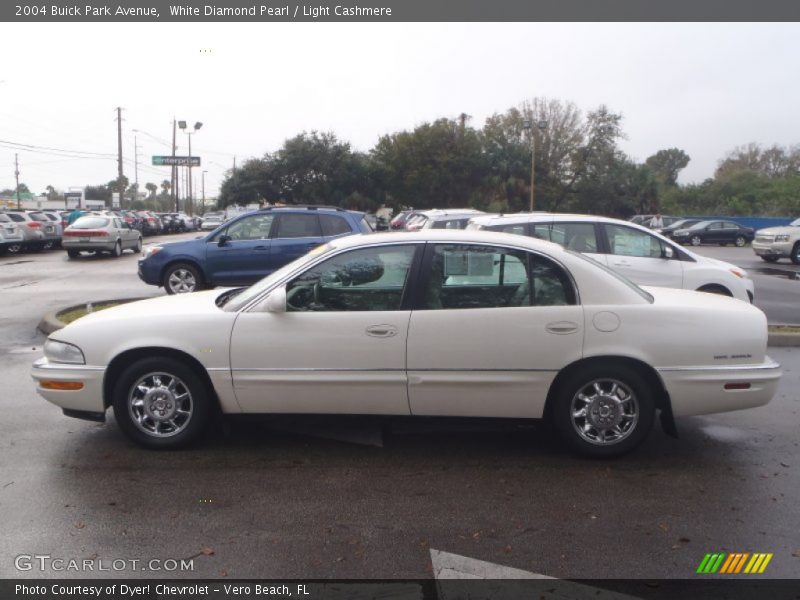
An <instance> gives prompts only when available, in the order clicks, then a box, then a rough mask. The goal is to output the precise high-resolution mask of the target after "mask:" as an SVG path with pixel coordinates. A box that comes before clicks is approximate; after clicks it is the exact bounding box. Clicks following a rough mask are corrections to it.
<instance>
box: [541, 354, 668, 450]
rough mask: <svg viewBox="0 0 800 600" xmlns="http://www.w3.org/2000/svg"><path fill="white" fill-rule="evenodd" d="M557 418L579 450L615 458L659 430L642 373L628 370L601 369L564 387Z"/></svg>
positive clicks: (584, 373)
mask: <svg viewBox="0 0 800 600" xmlns="http://www.w3.org/2000/svg"><path fill="white" fill-rule="evenodd" d="M552 415H553V420H554V423H555V425H556V428H557V429H558V431H559V433H560V434H561V437H562V438H563V439H564V441H565V442H566V443H567V444H568V445H569V447H570V448H571V449H572V450H573V451H575V452H577V453H579V454H582V455H584V456H589V457H592V458H610V457H612V456H619V455H621V454H624V453H626V452H629V451H631V450H633V449H634V448H635V447H636V446H638V445H639V444H641V443H642V442H643V441H644V439H645V438H646V437H647V434H648V433H649V432H650V429H652V427H653V420H654V418H655V402H654V400H653V395H652V393H651V391H650V389H649V386H648V385H647V383H646V382H645V381H644V378H643V377H642V376H641V375H639V373H638V372H636V371H635V370H633V369H631V368H629V367H627V366H625V365H619V366H617V365H614V364H613V363H608V364H598V365H594V366H590V367H588V368H586V369H583V370H581V371H580V372H579V373H574V374H573V376H571V377H569V379H568V380H567V381H565V382H564V383H563V384H562V385H561V386H560V389H559V390H558V392H557V397H556V399H555V405H554V407H553V413H552Z"/></svg>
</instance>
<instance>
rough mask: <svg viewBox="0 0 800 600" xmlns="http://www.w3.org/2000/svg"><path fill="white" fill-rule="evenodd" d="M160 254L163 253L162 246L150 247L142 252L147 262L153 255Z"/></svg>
mask: <svg viewBox="0 0 800 600" xmlns="http://www.w3.org/2000/svg"><path fill="white" fill-rule="evenodd" d="M159 252H161V246H148V247H147V248H145V249H144V250H143V251H142V258H143V259H144V260H147V259H148V258H150V257H151V256H153V254H157V253H159Z"/></svg>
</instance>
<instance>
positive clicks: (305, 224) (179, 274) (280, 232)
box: [139, 206, 371, 294]
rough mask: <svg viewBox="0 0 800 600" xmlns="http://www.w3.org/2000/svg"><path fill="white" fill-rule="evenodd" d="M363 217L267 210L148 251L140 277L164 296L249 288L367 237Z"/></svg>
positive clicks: (313, 209) (321, 210)
mask: <svg viewBox="0 0 800 600" xmlns="http://www.w3.org/2000/svg"><path fill="white" fill-rule="evenodd" d="M370 232H371V229H370V227H369V225H368V224H367V222H366V221H365V220H364V213H360V212H355V211H348V210H344V209H341V208H333V207H331V208H329V207H321V206H291V207H289V206H286V207H270V208H263V209H261V210H257V211H252V212H248V213H245V214H243V215H241V216H239V217H236V218H234V219H231V220H230V221H227V222H226V223H224V224H222V225H221V226H220V227H218V228H217V229H215V230H214V231H212V232H211V233H209V234H208V235H206V236H203V237H199V238H195V239H192V240H187V241H181V242H171V243H167V244H158V245H154V246H149V247H148V248H146V249H145V252H144V254H143V256H142V259H141V260H140V261H139V277H140V278H141V279H142V281H144V282H145V283H149V284H150V285H158V286H164V289H165V290H166V291H167V293H168V294H179V293H184V292H193V291H195V290H198V289H202V288H208V287H214V286H216V285H249V284H251V283H253V282H255V281H258V280H259V279H261V278H262V277H264V276H266V275H269V274H270V273H272V272H273V271H275V270H277V269H279V268H280V267H282V266H283V265H285V264H287V263H290V262H292V261H293V260H295V259H296V258H299V257H300V256H303V255H304V254H306V253H307V252H308V251H309V250H311V249H312V248H315V247H316V246H319V245H320V244H323V243H325V242H328V241H329V240H331V239H333V238H337V237H341V236H346V235H353V234H357V233H370Z"/></svg>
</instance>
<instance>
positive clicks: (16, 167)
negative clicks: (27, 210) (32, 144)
mask: <svg viewBox="0 0 800 600" xmlns="http://www.w3.org/2000/svg"><path fill="white" fill-rule="evenodd" d="M14 179H16V181H17V210H20V209H21V208H22V203H21V202H20V199H19V154H14Z"/></svg>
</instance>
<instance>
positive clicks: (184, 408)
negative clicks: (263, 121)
mask: <svg viewBox="0 0 800 600" xmlns="http://www.w3.org/2000/svg"><path fill="white" fill-rule="evenodd" d="M112 404H113V407H114V417H115V418H116V420H117V423H119V426H120V428H121V429H122V431H123V432H124V433H125V434H126V435H127V436H128V437H129V438H131V439H132V440H133V441H134V442H136V443H137V444H140V445H142V446H145V447H147V448H154V449H173V448H180V447H183V446H186V445H187V444H190V443H191V442H192V441H194V440H195V439H197V437H198V436H199V435H200V434H201V433H202V432H203V431H204V430H205V428H206V427H207V425H208V422H209V418H210V416H211V409H212V401H211V396H210V394H209V390H208V389H207V387H206V386H205V384H204V383H203V382H202V380H201V379H200V377H199V376H198V374H197V373H195V372H194V370H192V369H191V368H190V367H189V366H187V365H186V364H185V363H183V362H181V361H179V360H175V359H173V358H168V357H165V356H162V357H159V356H155V357H151V358H144V359H142V360H139V361H137V362H135V363H133V364H132V365H131V366H130V367H128V368H127V369H126V370H125V371H124V372H123V373H122V375H121V376H120V378H119V379H118V380H117V382H116V384H115V386H114V391H113V398H112Z"/></svg>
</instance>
